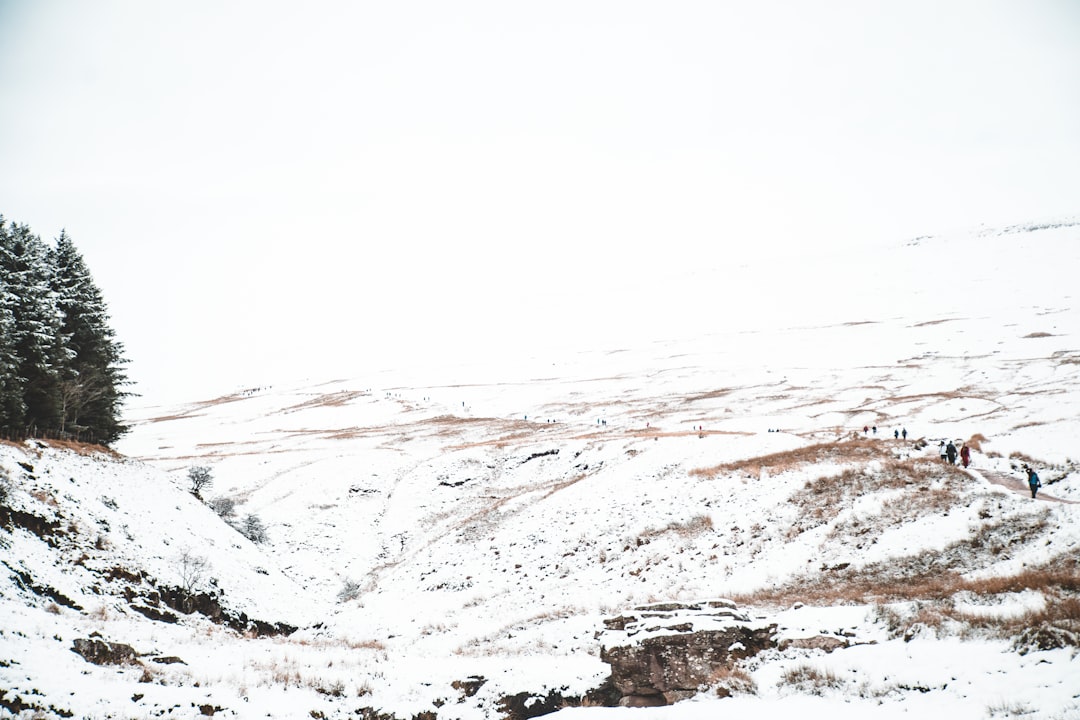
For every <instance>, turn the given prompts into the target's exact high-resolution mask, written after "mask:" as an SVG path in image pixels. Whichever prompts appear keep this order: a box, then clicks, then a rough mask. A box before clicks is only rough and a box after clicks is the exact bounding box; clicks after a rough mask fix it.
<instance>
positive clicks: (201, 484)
mask: <svg viewBox="0 0 1080 720" xmlns="http://www.w3.org/2000/svg"><path fill="white" fill-rule="evenodd" d="M187 476H188V481H189V482H191V494H192V495H194V496H195V497H197V498H202V491H203V490H209V489H210V486H211V485H213V484H214V476H213V475H212V474H211V473H210V468H208V467H205V466H203V465H192V466H191V467H189V468H188V472H187Z"/></svg>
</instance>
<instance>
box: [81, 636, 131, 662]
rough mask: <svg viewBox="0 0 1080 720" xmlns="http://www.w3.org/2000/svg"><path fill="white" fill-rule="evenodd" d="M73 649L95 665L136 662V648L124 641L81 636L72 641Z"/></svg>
mask: <svg viewBox="0 0 1080 720" xmlns="http://www.w3.org/2000/svg"><path fill="white" fill-rule="evenodd" d="M71 650H72V652H75V653H78V654H79V655H82V657H83V659H84V660H86V661H87V662H92V663H94V664H95V665H127V664H130V663H134V662H136V659H135V649H134V648H132V647H131V646H130V645H125V644H124V643H110V642H105V641H104V640H99V639H96V638H79V639H77V640H75V641H74V642H73V643H72V647H71Z"/></svg>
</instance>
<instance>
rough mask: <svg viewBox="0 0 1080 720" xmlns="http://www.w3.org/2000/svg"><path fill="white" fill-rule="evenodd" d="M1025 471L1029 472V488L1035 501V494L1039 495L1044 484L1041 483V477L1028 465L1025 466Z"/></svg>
mask: <svg viewBox="0 0 1080 720" xmlns="http://www.w3.org/2000/svg"><path fill="white" fill-rule="evenodd" d="M1024 469H1025V470H1027V474H1028V486H1029V487H1030V488H1031V499H1032V500H1034V499H1035V493H1037V492H1038V491H1039V488H1041V487H1042V483H1041V482H1039V476H1038V475H1037V474H1036V473H1035V471H1034V470H1032V469H1031V468H1029V467H1028V466H1027V465H1025V466H1024Z"/></svg>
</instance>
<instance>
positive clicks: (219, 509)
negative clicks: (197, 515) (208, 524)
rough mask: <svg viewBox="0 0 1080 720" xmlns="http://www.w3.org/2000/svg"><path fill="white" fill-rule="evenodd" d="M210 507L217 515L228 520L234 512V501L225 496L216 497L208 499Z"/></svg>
mask: <svg viewBox="0 0 1080 720" xmlns="http://www.w3.org/2000/svg"><path fill="white" fill-rule="evenodd" d="M209 504H210V509H211V510H213V511H214V512H216V513H217V514H218V517H219V518H221V519H222V520H224V521H226V522H228V521H229V520H230V519H231V518H232V517H233V516H234V515H235V514H236V501H235V500H233V499H232V498H227V497H216V498H214V499H213V500H211V501H210V503H209Z"/></svg>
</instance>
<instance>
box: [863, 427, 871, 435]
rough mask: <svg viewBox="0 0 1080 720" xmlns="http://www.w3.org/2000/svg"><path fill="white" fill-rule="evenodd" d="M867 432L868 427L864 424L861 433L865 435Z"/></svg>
mask: <svg viewBox="0 0 1080 720" xmlns="http://www.w3.org/2000/svg"><path fill="white" fill-rule="evenodd" d="M868 432H870V428H868V427H867V426H866V425H863V426H862V434H863V435H865V434H866V433H868Z"/></svg>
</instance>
